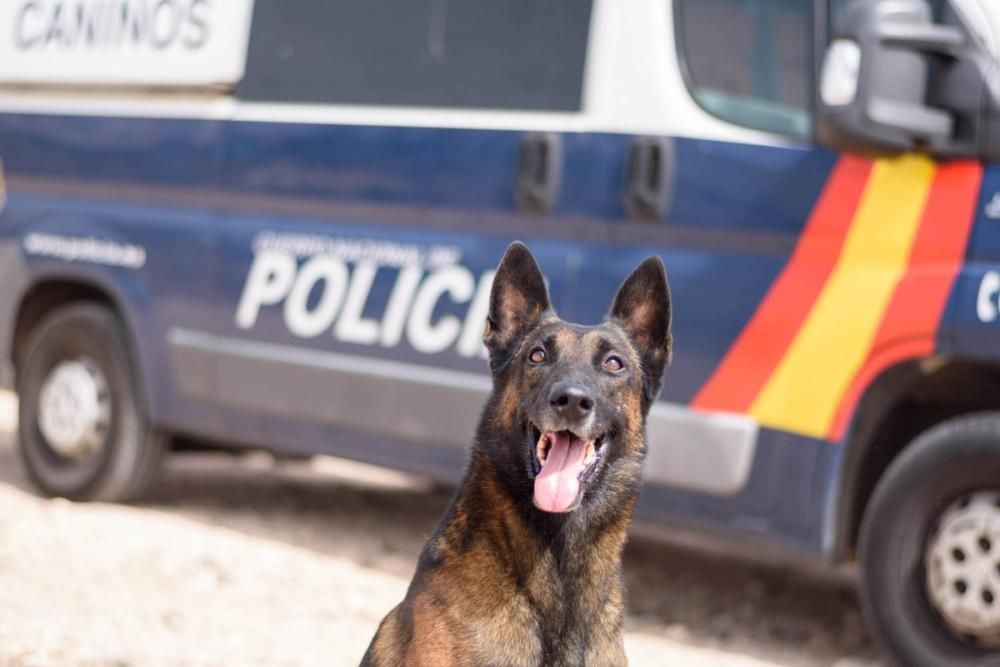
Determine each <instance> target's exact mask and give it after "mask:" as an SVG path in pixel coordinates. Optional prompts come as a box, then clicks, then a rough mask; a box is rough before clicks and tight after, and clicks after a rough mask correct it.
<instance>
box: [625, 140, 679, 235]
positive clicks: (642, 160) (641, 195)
mask: <svg viewBox="0 0 1000 667" xmlns="http://www.w3.org/2000/svg"><path fill="white" fill-rule="evenodd" d="M626 168H627V170H628V173H627V175H626V180H625V183H626V186H625V212H626V213H627V214H628V217H630V218H633V219H636V220H659V219H660V218H662V217H663V214H664V213H665V212H666V210H667V204H668V203H669V200H670V183H671V181H672V180H673V172H674V151H673V144H672V143H671V142H670V141H669V140H668V139H664V138H663V137H636V138H635V139H634V140H633V141H632V145H631V146H629V151H628V163H627V167H626Z"/></svg>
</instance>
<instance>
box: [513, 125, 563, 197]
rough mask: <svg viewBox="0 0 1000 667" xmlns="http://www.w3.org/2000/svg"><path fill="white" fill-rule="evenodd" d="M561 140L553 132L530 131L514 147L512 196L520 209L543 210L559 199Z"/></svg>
mask: <svg viewBox="0 0 1000 667" xmlns="http://www.w3.org/2000/svg"><path fill="white" fill-rule="evenodd" d="M561 180H562V139H561V138H560V135H558V134H556V133H554V132H532V133H530V134H525V135H524V136H522V137H521V143H520V145H519V146H518V148H517V181H516V184H515V190H514V198H515V200H516V201H517V206H518V208H520V209H521V210H522V211H527V212H530V213H547V212H549V211H551V210H552V208H553V207H554V206H555V204H556V202H557V200H558V199H559V187H560V181H561Z"/></svg>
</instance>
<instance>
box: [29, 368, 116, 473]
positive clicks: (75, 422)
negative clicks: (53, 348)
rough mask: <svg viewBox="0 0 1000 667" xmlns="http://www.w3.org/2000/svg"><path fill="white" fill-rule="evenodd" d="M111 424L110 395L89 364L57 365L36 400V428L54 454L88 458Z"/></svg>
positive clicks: (98, 446) (72, 457) (102, 377)
mask: <svg viewBox="0 0 1000 667" xmlns="http://www.w3.org/2000/svg"><path fill="white" fill-rule="evenodd" d="M110 423H111V395H110V392H109V391H108V383H107V381H106V379H105V377H104V374H103V373H102V372H101V371H100V369H99V368H98V367H97V366H96V365H95V364H94V363H93V362H91V361H89V360H87V359H75V360H71V361H63V362H60V363H59V364H57V365H56V366H55V367H54V368H53V369H52V370H51V371H49V374H48V376H46V378H45V381H44V382H43V383H42V389H41V392H40V394H39V398H38V428H39V430H40V431H41V433H42V436H43V437H44V438H45V440H46V442H47V443H48V445H49V446H50V447H51V448H52V449H53V451H55V452H56V453H57V454H59V455H61V456H64V457H66V458H71V459H82V458H85V457H87V456H90V455H92V454H93V453H94V452H96V451H97V450H99V449H100V448H101V446H102V445H103V444H104V442H105V440H106V438H107V434H108V427H109V425H110Z"/></svg>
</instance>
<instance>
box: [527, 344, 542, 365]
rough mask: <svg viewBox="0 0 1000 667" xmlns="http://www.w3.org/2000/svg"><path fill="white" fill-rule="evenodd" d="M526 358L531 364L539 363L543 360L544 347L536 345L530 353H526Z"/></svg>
mask: <svg viewBox="0 0 1000 667" xmlns="http://www.w3.org/2000/svg"><path fill="white" fill-rule="evenodd" d="M528 360H529V361H531V363H533V364H540V363H542V362H543V361H545V348H542V347H536V348H535V349H534V350H532V351H531V354H529V355H528Z"/></svg>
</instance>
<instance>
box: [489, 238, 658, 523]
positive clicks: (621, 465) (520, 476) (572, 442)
mask: <svg viewBox="0 0 1000 667" xmlns="http://www.w3.org/2000/svg"><path fill="white" fill-rule="evenodd" d="M485 342H486V347H487V349H488V350H489V353H490V368H491V370H492V372H493V384H494V391H493V397H492V399H491V402H490V405H489V407H488V408H487V412H486V415H485V417H484V421H483V427H482V428H481V430H480V440H481V441H483V440H486V441H488V442H486V443H484V444H485V445H486V447H485V449H486V453H487V455H488V456H490V457H491V459H492V460H493V462H494V464H495V465H496V467H497V468H498V469H499V470H501V471H502V473H503V474H504V476H505V477H506V478H507V480H508V482H509V483H510V485H511V486H512V487H513V489H514V492H515V493H520V494H523V495H525V496H528V494H530V497H531V498H532V499H533V502H534V505H535V506H536V507H537V508H538V509H540V510H542V511H544V512H553V513H564V512H571V511H573V510H575V509H577V508H578V507H581V506H586V505H588V504H589V503H591V502H601V501H602V500H612V499H613V498H612V497H613V496H616V495H620V494H623V493H634V492H635V491H636V490H637V488H638V485H639V483H640V474H641V465H642V460H643V458H644V457H645V453H646V439H645V422H646V414H647V413H648V412H649V408H650V405H651V404H652V403H653V401H654V400H655V399H656V396H657V394H658V393H659V390H660V382H661V377H662V375H663V371H664V370H665V368H666V366H667V365H668V363H669V361H670V292H669V289H668V287H667V276H666V272H665V271H664V268H663V262H661V261H660V259H659V258H656V257H650V258H649V259H647V260H645V261H644V262H642V264H640V265H639V266H638V267H637V268H636V269H635V271H633V272H632V274H631V275H630V276H629V277H628V278H627V279H626V280H625V282H624V283H622V285H621V287H620V288H619V289H618V294H617V295H616V296H615V298H614V301H613V303H612V305H611V309H610V311H609V313H608V315H607V317H606V318H605V320H604V321H603V322H602V323H601V324H599V325H597V326H581V325H578V324H570V323H568V322H564V321H562V320H560V319H559V317H558V316H557V315H556V314H555V312H554V311H553V309H552V307H551V305H550V303H549V297H548V291H547V289H546V287H545V282H544V280H543V278H542V273H541V271H540V270H539V268H538V264H537V263H536V262H535V258H534V256H532V254H531V252H530V251H529V250H528V248H527V247H526V246H524V245H523V244H521V243H516V242H515V243H514V244H512V245H511V246H510V247H509V248H508V249H507V252H506V254H504V257H503V260H501V262H500V266H499V268H498V269H497V272H496V276H495V278H494V281H493V291H492V293H491V295H490V310H489V317H488V319H487V322H486V334H485Z"/></svg>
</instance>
